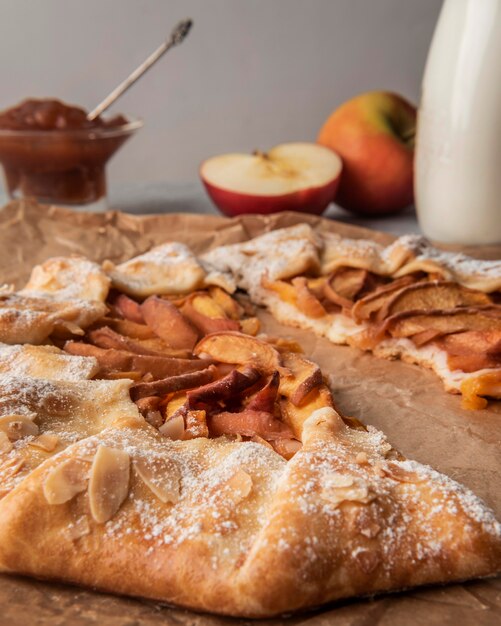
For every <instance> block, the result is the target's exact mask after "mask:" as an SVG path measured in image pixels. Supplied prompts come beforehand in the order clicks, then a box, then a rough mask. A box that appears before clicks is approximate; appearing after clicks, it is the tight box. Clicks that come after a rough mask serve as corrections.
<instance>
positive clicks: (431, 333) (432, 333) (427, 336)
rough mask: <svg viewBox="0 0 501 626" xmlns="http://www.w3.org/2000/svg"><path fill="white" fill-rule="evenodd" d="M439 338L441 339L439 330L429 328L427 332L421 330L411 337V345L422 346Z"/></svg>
mask: <svg viewBox="0 0 501 626" xmlns="http://www.w3.org/2000/svg"><path fill="white" fill-rule="evenodd" d="M439 337H442V333H441V332H440V331H439V330H434V329H433V328H430V329H429V330H423V331H422V332H420V333H417V335H412V343H413V344H414V345H415V346H418V347H419V346H424V345H425V344H427V343H430V342H431V341H435V340H437V339H438V338H439Z"/></svg>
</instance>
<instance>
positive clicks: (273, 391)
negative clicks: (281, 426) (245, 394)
mask: <svg viewBox="0 0 501 626" xmlns="http://www.w3.org/2000/svg"><path fill="white" fill-rule="evenodd" d="M279 384H280V375H279V373H278V372H273V374H272V375H271V378H270V380H269V381H268V382H267V383H266V385H265V386H264V387H263V388H262V389H260V390H259V391H258V392H256V393H255V394H254V395H253V396H252V397H251V398H250V400H249V403H248V404H247V407H246V408H247V409H251V410H253V411H265V412H266V413H271V414H273V412H274V409H275V401H276V399H277V393H278V387H279Z"/></svg>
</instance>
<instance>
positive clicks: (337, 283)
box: [324, 267, 384, 309]
mask: <svg viewBox="0 0 501 626" xmlns="http://www.w3.org/2000/svg"><path fill="white" fill-rule="evenodd" d="M383 283H384V279H383V278H381V277H379V276H376V275H375V274H372V273H371V272H368V271H367V270H364V269H361V268H357V267H339V268H338V269H336V270H335V271H334V272H333V273H332V274H331V275H330V276H329V279H328V280H327V282H326V283H325V286H324V295H325V297H326V298H328V299H329V300H330V301H331V302H333V303H334V304H338V305H339V306H340V307H342V308H344V309H350V308H351V307H352V306H353V302H354V301H355V300H356V299H357V298H359V297H361V296H362V295H364V294H365V293H367V292H371V291H373V290H374V289H375V288H376V287H377V286H378V285H381V284H383Z"/></svg>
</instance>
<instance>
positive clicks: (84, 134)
mask: <svg viewBox="0 0 501 626" xmlns="http://www.w3.org/2000/svg"><path fill="white" fill-rule="evenodd" d="M143 126H144V121H143V120H142V119H141V118H139V117H138V118H127V122H126V123H125V124H119V125H118V126H108V127H97V128H70V129H64V128H63V129H58V128H53V129H51V130H37V129H29V130H28V129H26V130H24V129H23V130H15V129H11V128H0V138H2V137H12V138H15V137H19V138H22V137H25V138H26V137H33V138H40V139H42V138H47V139H48V138H50V137H52V138H54V139H56V138H62V137H74V138H75V139H89V140H95V139H102V138H108V137H117V136H120V135H127V134H129V133H132V132H134V131H136V130H139V129H140V128H142V127H143Z"/></svg>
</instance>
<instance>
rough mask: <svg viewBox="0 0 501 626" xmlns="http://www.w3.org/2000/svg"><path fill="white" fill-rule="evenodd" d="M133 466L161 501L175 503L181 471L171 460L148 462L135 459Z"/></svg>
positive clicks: (177, 497)
mask: <svg viewBox="0 0 501 626" xmlns="http://www.w3.org/2000/svg"><path fill="white" fill-rule="evenodd" d="M134 468H135V470H136V472H137V473H138V474H139V476H140V477H141V479H142V481H143V482H144V484H145V485H146V486H147V487H148V489H149V490H150V491H151V492H152V493H153V494H155V496H156V497H157V498H158V499H159V500H161V501H162V502H171V503H172V504H175V503H176V502H177V501H178V500H179V482H180V480H181V473H180V471H179V468H178V467H177V466H176V465H175V464H174V463H173V462H170V463H169V462H167V461H163V460H161V461H157V460H155V461H154V462H148V461H146V460H145V459H135V460H134Z"/></svg>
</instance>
